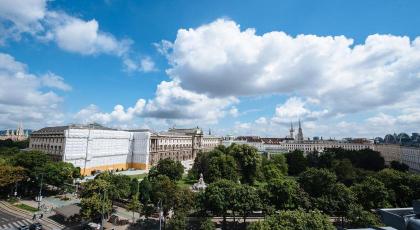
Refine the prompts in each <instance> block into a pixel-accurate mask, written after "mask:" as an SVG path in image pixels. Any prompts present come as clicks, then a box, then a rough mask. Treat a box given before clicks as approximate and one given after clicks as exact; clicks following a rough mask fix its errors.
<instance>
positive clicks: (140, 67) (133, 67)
mask: <svg viewBox="0 0 420 230" xmlns="http://www.w3.org/2000/svg"><path fill="white" fill-rule="evenodd" d="M123 63H124V70H125V71H127V72H133V71H139V72H144V73H148V72H154V71H157V68H156V66H155V62H154V61H153V60H152V59H151V58H150V57H143V58H141V59H140V61H139V62H135V61H133V60H132V59H131V58H124V61H123Z"/></svg>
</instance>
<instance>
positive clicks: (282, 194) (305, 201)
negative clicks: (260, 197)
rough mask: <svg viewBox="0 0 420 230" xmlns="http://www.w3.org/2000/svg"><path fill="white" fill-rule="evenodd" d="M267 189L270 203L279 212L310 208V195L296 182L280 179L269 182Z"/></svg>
mask: <svg viewBox="0 0 420 230" xmlns="http://www.w3.org/2000/svg"><path fill="white" fill-rule="evenodd" d="M265 187H266V190H267V194H266V197H267V198H268V202H269V203H270V204H273V205H274V206H275V207H276V209H278V210H283V209H297V208H299V207H300V208H308V207H309V206H310V202H309V196H308V194H307V193H305V192H304V191H303V190H302V189H301V188H300V186H299V184H298V183H297V182H296V181H295V180H292V179H287V178H283V177H278V178H275V179H272V180H270V181H268V183H267V185H266V186H265Z"/></svg>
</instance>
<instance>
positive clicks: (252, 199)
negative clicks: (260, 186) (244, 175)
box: [235, 184, 262, 223]
mask: <svg viewBox="0 0 420 230" xmlns="http://www.w3.org/2000/svg"><path fill="white" fill-rule="evenodd" d="M235 196H236V202H237V209H238V211H239V212H240V213H241V215H242V217H243V219H244V223H246V218H247V217H248V216H249V215H250V214H251V213H252V211H258V210H260V209H261V208H262V204H261V200H260V198H259V196H258V194H257V191H256V189H255V188H253V187H251V186H249V185H246V184H245V185H240V186H238V188H237V191H236V194H235Z"/></svg>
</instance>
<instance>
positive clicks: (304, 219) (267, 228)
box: [248, 210, 335, 230]
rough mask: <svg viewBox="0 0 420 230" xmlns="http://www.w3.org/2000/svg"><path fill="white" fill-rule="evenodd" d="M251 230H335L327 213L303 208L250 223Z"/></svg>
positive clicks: (282, 212)
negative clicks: (306, 210)
mask: <svg viewBox="0 0 420 230" xmlns="http://www.w3.org/2000/svg"><path fill="white" fill-rule="evenodd" d="M248 229H251V230H308V229H317V230H318V229H319V230H334V229H335V227H334V225H333V224H332V223H331V222H330V220H329V218H328V216H327V215H324V214H322V213H321V212H319V211H310V212H305V211H303V210H293V211H290V210H288V211H281V212H280V213H278V214H274V215H272V216H269V217H268V218H267V219H266V220H264V221H259V222H254V223H252V224H250V226H249V228H248Z"/></svg>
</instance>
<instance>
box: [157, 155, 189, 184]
mask: <svg viewBox="0 0 420 230" xmlns="http://www.w3.org/2000/svg"><path fill="white" fill-rule="evenodd" d="M183 173H184V166H182V164H181V162H179V161H174V160H171V159H169V158H166V159H162V160H159V162H158V163H157V165H156V166H153V167H152V168H151V169H150V172H149V177H156V176H158V175H165V176H167V177H169V179H171V180H174V181H177V180H180V179H181V178H182V174H183Z"/></svg>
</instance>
